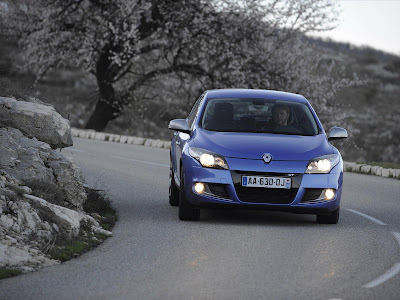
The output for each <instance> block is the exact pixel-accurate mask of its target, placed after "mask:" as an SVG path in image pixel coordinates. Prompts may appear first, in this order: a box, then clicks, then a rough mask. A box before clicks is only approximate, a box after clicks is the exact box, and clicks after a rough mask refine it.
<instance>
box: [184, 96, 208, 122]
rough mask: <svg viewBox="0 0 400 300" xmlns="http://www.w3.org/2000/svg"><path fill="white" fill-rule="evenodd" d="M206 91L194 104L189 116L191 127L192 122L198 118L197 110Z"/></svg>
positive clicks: (188, 120)
mask: <svg viewBox="0 0 400 300" xmlns="http://www.w3.org/2000/svg"><path fill="white" fill-rule="evenodd" d="M204 95H205V94H204V93H203V94H202V95H201V96H200V97H199V99H197V100H196V102H195V103H194V104H193V107H192V109H191V110H190V113H189V116H188V117H187V122H188V125H189V128H192V124H193V121H194V119H195V118H196V115H197V110H198V108H199V105H200V102H201V100H202V99H203V98H204Z"/></svg>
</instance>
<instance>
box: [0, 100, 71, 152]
mask: <svg viewBox="0 0 400 300" xmlns="http://www.w3.org/2000/svg"><path fill="white" fill-rule="evenodd" d="M0 127H13V128H18V129H19V130H20V131H21V132H22V133H23V134H24V135H25V136H27V137H30V138H33V137H35V138H36V139H38V140H39V141H42V142H45V143H48V144H49V145H50V146H51V147H52V148H53V149H55V148H63V147H68V146H72V138H71V128H70V125H69V121H68V120H66V119H64V118H63V117H62V116H61V115H60V114H59V113H57V112H56V111H55V109H54V107H52V106H49V105H43V104H40V103H34V102H25V101H17V100H15V99H12V98H4V97H0Z"/></svg>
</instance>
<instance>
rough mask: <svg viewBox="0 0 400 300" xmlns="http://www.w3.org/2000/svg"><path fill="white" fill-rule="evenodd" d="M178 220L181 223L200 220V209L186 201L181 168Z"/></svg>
mask: <svg viewBox="0 0 400 300" xmlns="http://www.w3.org/2000/svg"><path fill="white" fill-rule="evenodd" d="M179 219H180V220H182V221H197V220H198V219H200V209H199V208H195V207H194V206H193V205H192V204H190V203H189V202H188V201H187V199H186V196H185V179H184V173H183V168H181V185H180V188H179Z"/></svg>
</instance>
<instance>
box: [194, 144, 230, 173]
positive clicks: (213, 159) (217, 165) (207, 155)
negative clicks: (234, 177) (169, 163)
mask: <svg viewBox="0 0 400 300" xmlns="http://www.w3.org/2000/svg"><path fill="white" fill-rule="evenodd" d="M189 154H190V156H192V157H193V158H195V159H197V160H198V161H199V162H200V164H201V165H202V166H203V167H206V168H214V169H225V170H229V167H228V164H227V163H226V160H225V158H224V157H223V156H221V155H219V154H217V153H214V152H211V151H208V150H204V149H201V148H195V147H193V148H189Z"/></svg>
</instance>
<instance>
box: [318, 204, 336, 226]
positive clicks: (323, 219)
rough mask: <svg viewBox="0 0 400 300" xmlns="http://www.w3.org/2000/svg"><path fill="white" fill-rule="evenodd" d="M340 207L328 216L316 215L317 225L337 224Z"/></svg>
mask: <svg viewBox="0 0 400 300" xmlns="http://www.w3.org/2000/svg"><path fill="white" fill-rule="evenodd" d="M339 211H340V207H338V208H337V209H335V210H334V211H333V212H332V213H330V214H329V215H317V223H319V224H337V223H338V222H339Z"/></svg>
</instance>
